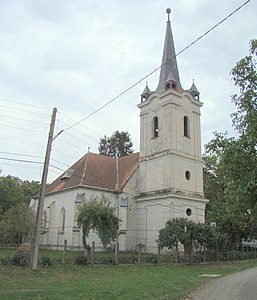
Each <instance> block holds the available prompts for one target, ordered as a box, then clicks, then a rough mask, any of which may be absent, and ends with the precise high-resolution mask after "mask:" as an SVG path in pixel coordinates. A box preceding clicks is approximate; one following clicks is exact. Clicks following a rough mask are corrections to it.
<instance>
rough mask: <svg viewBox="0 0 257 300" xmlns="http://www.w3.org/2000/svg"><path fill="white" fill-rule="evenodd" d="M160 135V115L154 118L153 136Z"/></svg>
mask: <svg viewBox="0 0 257 300" xmlns="http://www.w3.org/2000/svg"><path fill="white" fill-rule="evenodd" d="M158 136H159V127H158V117H154V118H153V137H158Z"/></svg>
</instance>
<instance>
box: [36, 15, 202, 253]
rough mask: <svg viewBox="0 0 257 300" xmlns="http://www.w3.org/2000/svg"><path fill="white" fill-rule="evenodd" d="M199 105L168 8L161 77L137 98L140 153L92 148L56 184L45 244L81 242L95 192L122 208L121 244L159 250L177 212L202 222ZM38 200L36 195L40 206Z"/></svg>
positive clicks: (49, 198) (48, 202) (47, 210)
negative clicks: (83, 208) (83, 218)
mask: <svg viewBox="0 0 257 300" xmlns="http://www.w3.org/2000/svg"><path fill="white" fill-rule="evenodd" d="M168 13H169V12H168ZM201 106H202V103H201V102H200V101H199V91H198V90H197V88H196V86H195V84H194V83H193V84H192V86H191V88H190V89H189V90H184V89H183V88H182V86H181V83H180V79H179V72H178V67H177V61H176V56H175V48H174V42H173V37H172V31H171V25H170V20H169V14H168V21H167V28H166V36H165V43H164V50H163V57H162V67H161V70H160V78H159V83H158V86H157V88H156V90H155V91H151V90H150V89H149V87H148V86H147V85H146V87H145V89H144V91H143V93H142V94H141V103H140V104H138V108H139V109H140V152H139V153H135V154H131V155H128V156H125V157H122V158H119V159H118V161H116V159H115V158H112V157H107V156H103V155H99V154H94V153H87V154H86V155H84V156H83V157H82V158H81V159H80V160H78V161H77V162H76V163H75V164H74V165H73V166H72V167H71V168H70V169H68V170H67V171H66V172H65V173H64V174H62V175H61V176H60V177H59V178H57V179H56V180H55V181H54V182H53V183H51V184H50V186H48V188H47V195H46V198H45V201H44V211H43V225H42V226H43V230H42V234H41V245H44V246H47V247H50V248H53V249H56V248H57V247H61V246H62V245H63V242H64V239H66V240H67V242H68V246H69V247H70V248H72V249H78V248H82V241H81V236H82V235H81V231H80V229H79V228H78V227H77V224H76V211H77V206H78V205H79V204H80V203H81V202H82V201H87V200H89V199H90V197H91V195H93V196H100V195H102V194H104V195H106V196H107V197H108V198H109V200H110V202H111V203H112V205H113V206H114V207H116V210H117V212H118V211H119V217H120V218H121V219H122V224H121V226H120V228H119V230H120V235H119V244H120V249H121V250H134V249H135V247H136V245H138V244H139V243H141V244H143V245H144V246H145V249H146V251H148V252H154V251H156V248H157V245H156V239H157V238H158V231H159V229H161V228H163V227H164V225H165V223H166V221H167V220H169V219H171V218H176V217H186V218H188V219H190V220H193V221H195V222H204V216H205V205H206V203H207V202H208V200H207V199H205V198H204V194H203V165H202V158H201V132H200V131H201V130H200V108H201ZM37 201H38V200H37V199H34V200H32V201H31V206H32V207H33V208H34V209H36V207H37ZM118 207H119V209H118ZM93 240H94V241H95V242H96V246H97V247H101V245H100V242H99V239H98V238H97V236H96V235H95V234H94V233H93V232H92V233H90V236H89V243H90V242H92V241H93Z"/></svg>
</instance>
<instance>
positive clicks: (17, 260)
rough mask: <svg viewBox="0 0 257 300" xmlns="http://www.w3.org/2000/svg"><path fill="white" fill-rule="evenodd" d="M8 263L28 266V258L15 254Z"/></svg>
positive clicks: (24, 255) (21, 254)
mask: <svg viewBox="0 0 257 300" xmlns="http://www.w3.org/2000/svg"><path fill="white" fill-rule="evenodd" d="M10 263H11V264H12V265H15V266H28V265H29V256H28V255H26V254H23V253H19V252H16V253H15V254H14V255H13V256H12V257H11V259H10Z"/></svg>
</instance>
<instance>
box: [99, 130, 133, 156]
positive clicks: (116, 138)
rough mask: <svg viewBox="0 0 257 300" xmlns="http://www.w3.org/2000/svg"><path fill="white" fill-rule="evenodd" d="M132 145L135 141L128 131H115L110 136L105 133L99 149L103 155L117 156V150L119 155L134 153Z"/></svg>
mask: <svg viewBox="0 0 257 300" xmlns="http://www.w3.org/2000/svg"><path fill="white" fill-rule="evenodd" d="M132 147H133V143H132V141H131V138H130V134H129V133H128V132H127V131H126V132H125V131H121V132H119V131H115V132H114V133H113V134H112V135H111V136H110V137H107V136H106V135H105V136H104V137H103V138H101V139H100V142H99V147H98V150H99V153H100V154H102V155H106V156H112V157H115V156H116V155H117V152H118V156H125V155H129V154H132V153H133V152H134V150H133V149H132Z"/></svg>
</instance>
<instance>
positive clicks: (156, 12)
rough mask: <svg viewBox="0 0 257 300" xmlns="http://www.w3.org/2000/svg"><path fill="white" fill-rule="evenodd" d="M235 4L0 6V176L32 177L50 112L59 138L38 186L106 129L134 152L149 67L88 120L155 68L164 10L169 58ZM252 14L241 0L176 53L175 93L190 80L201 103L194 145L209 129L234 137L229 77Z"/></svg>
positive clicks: (47, 1)
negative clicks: (125, 137)
mask: <svg viewBox="0 0 257 300" xmlns="http://www.w3.org/2000/svg"><path fill="white" fill-rule="evenodd" d="M244 2H246V0H226V1H220V0H215V1H214V0H208V1H206V0H184V1H166V0H162V1H160V0H140V1H139V0H109V1H103V0H100V1H93V0H22V1H21V0H8V1H6V0H0V118H1V119H0V141H1V142H0V169H1V170H2V173H1V175H2V176H6V175H11V176H15V177H19V178H21V179H22V180H36V181H40V180H41V173H42V166H43V165H42V163H43V161H44V156H45V151H46V145H47V138H48V132H49V126H50V121H51V114H52V110H53V108H54V107H56V108H57V111H58V113H57V119H56V124H55V134H57V133H58V132H60V131H61V130H64V132H63V133H62V134H60V135H59V136H58V137H56V139H55V140H54V142H53V146H52V153H51V162H50V165H51V166H50V169H49V174H48V182H51V181H52V180H54V179H55V178H56V177H58V176H59V175H60V174H62V173H63V171H65V170H66V169H67V168H68V167H69V166H71V165H72V164H73V163H74V162H76V160H78V159H79V158H80V157H82V156H83V155H84V154H85V153H87V152H88V151H91V152H95V153H98V144H99V140H100V138H101V137H103V136H104V135H106V136H110V135H111V134H112V133H113V132H114V131H116V130H119V131H128V132H129V134H130V136H131V139H132V141H133V143H134V146H133V148H134V150H135V151H138V150H139V109H138V108H137V104H139V103H140V94H141V93H142V91H143V90H144V87H145V83H146V81H148V85H149V88H150V89H151V90H155V89H156V87H157V84H158V78H159V71H157V72H155V73H154V74H152V75H151V76H149V77H148V78H147V79H145V80H142V82H140V83H139V84H137V85H136V86H135V87H134V88H132V89H130V90H129V91H128V92H126V93H125V94H123V95H122V96H120V97H118V98H117V99H116V100H114V101H112V102H111V103H110V104H109V105H107V106H106V107H104V108H103V109H101V110H99V111H98V112H97V113H95V114H93V115H91V114H92V113H93V112H95V111H96V110H98V109H99V108H101V107H102V106H103V105H105V104H106V103H108V102H109V101H111V100H112V99H114V98H115V97H116V96H118V95H119V94H120V93H122V92H123V91H124V90H126V89H127V88H129V87H131V86H132V85H133V84H135V83H136V82H138V81H140V80H141V79H142V78H144V77H145V76H146V75H148V74H149V73H151V72H152V71H153V70H154V69H156V68H158V67H159V66H160V64H161V58H162V51H163V44H164V37H165V29H166V21H167V15H166V12H165V11H166V8H168V7H169V8H171V26H172V32H173V38H174V42H175V48H176V52H177V53H178V52H179V51H181V50H182V49H184V48H185V47H186V46H188V45H189V44H190V43H192V42H193V41H194V40H196V39H197V38H198V37H199V36H201V35H202V34H203V33H205V32H206V31H207V30H208V29H210V28H211V27H212V26H214V25H215V24H217V23H218V22H219V21H221V20H222V19H223V18H225V17H226V16H227V15H229V14H230V13H231V12H233V11H234V10H235V9H236V8H237V7H239V6H240V5H242V4H243V3H244ZM256 15H257V2H256V0H251V1H249V2H248V3H247V4H246V5H245V6H244V7H243V8H242V9H240V10H239V11H238V12H236V13H235V14H234V15H232V16H231V17H230V18H228V20H226V21H225V22H224V23H222V24H221V25H219V26H218V27H217V28H215V29H214V30H213V31H211V32H210V33H209V34H207V35H206V36H205V37H204V38H202V39H201V40H199V41H198V42H197V43H195V44H194V45H193V46H192V47H190V48H189V49H187V50H186V51H184V52H183V53H182V54H180V55H178V57H177V62H178V68H179V74H180V80H181V83H182V86H183V88H184V89H189V88H190V86H191V84H192V80H193V79H194V81H195V84H196V86H197V88H198V90H199V92H200V101H201V102H203V107H202V110H201V113H202V117H201V128H202V149H204V144H206V143H208V142H209V141H210V140H211V139H212V138H213V132H214V131H218V132H224V131H228V132H229V134H230V135H235V134H236V133H234V132H233V129H232V126H231V118H230V114H231V113H232V112H233V111H234V110H235V107H234V105H233V104H232V103H231V96H232V95H233V94H235V93H238V90H237V88H235V87H234V84H233V82H232V80H231V75H230V71H231V69H232V68H233V67H234V66H235V64H236V62H238V61H239V60H240V59H241V58H243V57H244V56H246V55H247V54H248V50H249V41H250V40H251V39H253V38H256V35H257V18H256ZM90 115H91V116H90ZM82 119H85V120H84V121H83V122H81V123H79V124H78V125H76V126H73V125H74V124H75V123H77V122H78V121H81V120H82ZM70 126H73V127H72V128H70V129H67V128H69V127H70Z"/></svg>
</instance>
